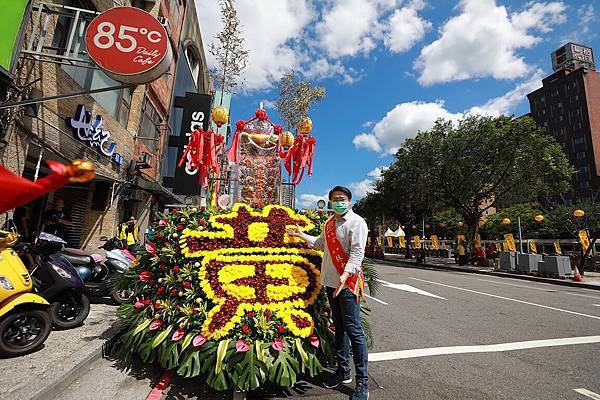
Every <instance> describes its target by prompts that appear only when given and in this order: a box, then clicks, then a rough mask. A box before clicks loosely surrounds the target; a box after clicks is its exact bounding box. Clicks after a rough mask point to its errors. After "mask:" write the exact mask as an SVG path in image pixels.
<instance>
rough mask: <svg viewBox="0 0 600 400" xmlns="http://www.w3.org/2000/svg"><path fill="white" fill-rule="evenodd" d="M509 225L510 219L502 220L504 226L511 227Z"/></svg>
mask: <svg viewBox="0 0 600 400" xmlns="http://www.w3.org/2000/svg"><path fill="white" fill-rule="evenodd" d="M509 224H510V219H508V218H504V219H503V220H502V225H509Z"/></svg>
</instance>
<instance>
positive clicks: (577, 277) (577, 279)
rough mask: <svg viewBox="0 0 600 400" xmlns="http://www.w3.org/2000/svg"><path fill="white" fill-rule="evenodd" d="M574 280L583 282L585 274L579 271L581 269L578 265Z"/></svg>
mask: <svg viewBox="0 0 600 400" xmlns="http://www.w3.org/2000/svg"><path fill="white" fill-rule="evenodd" d="M573 280H574V281H575V282H583V276H581V274H580V273H579V269H577V267H575V274H574V276H573Z"/></svg>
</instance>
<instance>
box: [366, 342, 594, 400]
mask: <svg viewBox="0 0 600 400" xmlns="http://www.w3.org/2000/svg"><path fill="white" fill-rule="evenodd" d="M590 343H600V336H578V337H570V338H560V339H547V340H530V341H526V342H512V343H498V344H488V345H481V346H449V347H431V348H427V349H412V350H400V351H386V352H381V353H371V354H369V361H390V360H401V359H405V358H417V357H431V356H440V355H448V354H469V353H497V352H502V351H514V350H527V349H537V348H540V347H556V346H570V345H576V344H590ZM599 400H600V399H599Z"/></svg>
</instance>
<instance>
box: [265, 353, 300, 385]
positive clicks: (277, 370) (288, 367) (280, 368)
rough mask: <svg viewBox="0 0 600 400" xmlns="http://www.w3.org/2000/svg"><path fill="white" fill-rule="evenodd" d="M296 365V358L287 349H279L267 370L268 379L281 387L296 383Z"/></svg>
mask: <svg viewBox="0 0 600 400" xmlns="http://www.w3.org/2000/svg"><path fill="white" fill-rule="evenodd" d="M298 367H299V365H298V360H296V359H295V358H294V357H292V356H291V355H290V354H289V353H288V352H287V351H285V350H283V351H280V352H279V354H278V355H277V357H276V358H275V361H274V362H273V365H272V366H271V368H270V370H269V380H270V381H272V382H274V383H276V384H277V385H279V386H282V387H292V386H294V385H295V384H296V378H297V375H298V372H299V370H298Z"/></svg>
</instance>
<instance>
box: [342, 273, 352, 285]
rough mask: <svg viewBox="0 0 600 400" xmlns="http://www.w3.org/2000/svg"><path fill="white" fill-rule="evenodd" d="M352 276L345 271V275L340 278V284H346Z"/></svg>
mask: <svg viewBox="0 0 600 400" xmlns="http://www.w3.org/2000/svg"><path fill="white" fill-rule="evenodd" d="M350 275H352V274H351V273H350V272H348V271H344V273H343V274H342V275H341V276H340V283H346V280H347V279H348V278H349V277H350Z"/></svg>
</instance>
